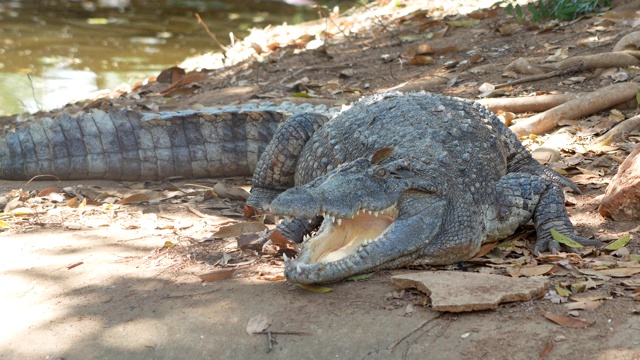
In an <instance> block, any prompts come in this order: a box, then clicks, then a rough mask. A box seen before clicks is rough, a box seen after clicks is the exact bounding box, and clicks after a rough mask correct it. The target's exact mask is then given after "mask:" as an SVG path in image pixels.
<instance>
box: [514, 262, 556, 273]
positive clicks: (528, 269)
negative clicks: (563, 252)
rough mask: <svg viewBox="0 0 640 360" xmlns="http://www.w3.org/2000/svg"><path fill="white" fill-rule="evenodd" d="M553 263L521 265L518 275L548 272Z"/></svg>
mask: <svg viewBox="0 0 640 360" xmlns="http://www.w3.org/2000/svg"><path fill="white" fill-rule="evenodd" d="M553 266H554V265H553V264H544V265H538V266H523V267H521V268H520V269H519V271H518V275H520V276H540V275H544V274H546V273H548V272H549V271H551V269H553Z"/></svg>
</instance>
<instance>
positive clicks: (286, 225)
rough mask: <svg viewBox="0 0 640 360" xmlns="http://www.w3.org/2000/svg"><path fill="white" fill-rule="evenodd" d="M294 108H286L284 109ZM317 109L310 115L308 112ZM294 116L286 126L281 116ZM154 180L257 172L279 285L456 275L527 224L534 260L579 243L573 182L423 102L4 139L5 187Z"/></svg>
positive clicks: (31, 132)
mask: <svg viewBox="0 0 640 360" xmlns="http://www.w3.org/2000/svg"><path fill="white" fill-rule="evenodd" d="M292 109H293V110H292ZM305 110H311V112H305ZM289 115H292V116H289ZM43 174H48V175H53V176H56V177H57V178H59V179H113V180H154V179H163V178H167V177H171V176H183V177H215V176H230V175H251V174H253V179H252V185H253V189H252V193H251V196H250V197H249V199H248V200H247V205H248V206H249V207H252V208H254V209H258V210H257V211H270V212H273V213H275V214H279V215H283V216H291V217H293V219H292V220H285V221H283V222H281V223H280V224H279V225H278V227H277V230H278V231H280V232H281V233H282V234H284V235H285V237H287V238H288V239H290V240H293V241H295V242H297V243H300V245H299V253H298V256H297V257H296V258H285V266H284V271H285V275H286V277H287V279H288V280H289V281H292V282H297V283H324V282H331V281H337V280H341V279H344V278H347V277H349V276H352V275H356V274H361V273H368V272H372V271H376V270H381V269H391V268H398V267H404V266H407V265H412V264H431V265H440V264H452V263H456V262H459V261H463V260H466V259H469V258H471V257H473V256H474V255H475V254H476V253H477V251H478V249H479V248H480V245H481V244H482V243H484V242H490V241H497V240H500V239H503V238H505V237H507V236H509V235H511V234H512V233H514V231H515V230H516V228H517V227H518V226H520V225H521V224H524V223H526V222H528V221H530V220H533V223H534V226H535V228H536V231H537V241H536V245H535V251H536V253H538V252H541V251H547V250H549V251H552V252H557V251H558V250H560V249H561V246H560V245H559V244H558V243H557V242H556V241H555V240H554V239H553V238H552V236H551V233H550V230H551V229H552V228H553V229H556V230H557V231H559V232H560V233H562V234H564V235H566V236H569V237H570V238H572V239H573V240H575V241H577V242H579V243H581V244H585V245H596V244H599V243H598V242H597V241H595V240H590V239H586V238H583V237H580V236H578V235H576V234H575V232H574V228H573V226H572V224H571V222H570V221H569V218H568V215H567V212H566V209H565V207H564V193H563V190H562V186H566V187H569V188H570V189H572V190H574V191H577V192H579V189H578V188H577V187H576V186H575V185H574V184H573V183H572V182H570V181H569V180H567V179H566V178H564V177H562V176H561V175H559V174H558V173H556V172H554V171H553V170H551V169H550V168H548V167H545V166H543V165H540V164H539V163H537V162H536V161H535V160H534V159H532V157H531V155H530V154H529V153H528V152H527V151H526V150H525V149H524V147H523V146H522V145H521V144H520V142H519V141H518V139H517V138H516V136H515V135H514V134H513V133H512V132H511V131H510V130H508V128H506V127H505V126H504V125H503V124H502V123H501V122H500V121H499V120H498V119H497V118H496V117H495V116H494V115H493V114H492V113H491V112H490V111H489V110H487V109H486V108H484V107H483V106H481V105H479V104H477V103H474V102H472V101H468V100H463V99H458V98H452V97H446V96H442V95H437V94H431V93H409V94H401V93H384V94H378V95H373V96H368V97H364V98H363V99H361V100H359V101H358V102H356V103H355V104H354V105H353V106H351V107H350V108H348V109H347V110H344V111H342V112H341V113H340V114H338V115H337V116H332V115H331V114H329V113H328V112H327V111H325V110H323V109H318V108H315V109H309V108H305V107H295V106H294V107H289V108H287V109H286V110H283V109H282V108H281V107H271V108H269V107H267V108H264V107H258V108H255V109H252V110H249V111H226V110H210V109H203V110H197V111H186V112H178V113H159V114H141V113H139V112H136V111H125V110H110V111H106V112H105V111H100V110H92V111H89V112H87V113H83V114H81V115H79V116H77V117H71V116H68V115H62V116H59V117H57V118H55V119H54V118H48V117H44V118H39V119H34V120H33V121H30V122H28V123H25V124H19V125H16V126H14V127H12V128H11V129H9V130H5V131H4V132H3V134H2V135H1V136H0V178H3V179H15V180H17V179H30V178H32V177H34V176H39V175H43Z"/></svg>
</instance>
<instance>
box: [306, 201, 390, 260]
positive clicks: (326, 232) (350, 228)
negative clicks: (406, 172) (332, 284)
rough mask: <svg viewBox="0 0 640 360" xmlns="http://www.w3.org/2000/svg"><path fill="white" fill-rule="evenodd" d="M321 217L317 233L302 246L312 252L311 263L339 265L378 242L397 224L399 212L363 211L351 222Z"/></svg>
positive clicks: (327, 215)
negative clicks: (358, 251) (358, 250)
mask: <svg viewBox="0 0 640 360" xmlns="http://www.w3.org/2000/svg"><path fill="white" fill-rule="evenodd" d="M320 215H322V216H323V217H324V221H323V222H322V225H321V226H320V229H319V230H318V233H317V234H316V235H315V236H312V237H311V238H309V239H307V240H306V241H305V242H304V243H303V245H302V246H303V247H304V248H306V250H307V251H310V252H311V254H310V255H311V256H310V258H309V263H328V262H333V261H337V260H339V259H342V258H344V257H346V256H348V255H349V254H352V253H354V252H355V251H357V249H358V247H359V246H361V245H364V246H367V245H368V244H369V243H371V242H374V241H376V240H377V239H378V238H379V237H380V235H382V233H384V231H385V230H386V229H387V228H389V226H390V225H391V224H392V223H393V222H394V221H395V220H396V218H397V217H398V210H397V208H396V206H395V205H393V206H390V207H388V208H386V209H384V210H382V211H375V210H365V209H360V210H359V211H357V212H356V213H354V215H353V217H352V218H336V217H334V216H331V215H329V214H326V213H325V214H320Z"/></svg>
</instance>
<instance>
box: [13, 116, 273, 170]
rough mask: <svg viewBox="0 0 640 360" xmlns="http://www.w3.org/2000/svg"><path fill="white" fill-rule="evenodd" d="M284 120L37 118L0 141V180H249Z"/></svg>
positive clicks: (129, 117)
mask: <svg viewBox="0 0 640 360" xmlns="http://www.w3.org/2000/svg"><path fill="white" fill-rule="evenodd" d="M283 120H284V115H283V114H281V113H279V112H275V111H260V112H228V113H224V112H223V113H207V112H195V111H192V112H176V113H164V114H153V115H143V114H140V113H137V112H133V111H124V110H115V111H108V112H105V111H101V110H91V111H90V112H87V113H83V114H81V115H79V116H77V117H71V116H69V115H61V116H59V117H57V118H55V119H52V118H48V117H47V118H42V119H36V120H33V121H30V122H28V123H24V124H22V125H19V126H17V127H16V128H15V129H14V130H11V131H5V133H4V134H3V136H0V166H1V169H0V170H1V171H0V176H1V177H2V178H3V179H7V180H27V179H30V178H32V177H34V176H37V175H46V174H48V175H53V176H56V177H57V178H59V179H111V180H130V181H137V180H158V179H163V178H167V177H172V176H183V177H186V178H198V177H216V176H233V175H251V174H253V171H254V169H255V167H256V164H257V162H258V159H259V158H260V155H261V154H262V152H264V150H265V148H266V147H267V144H268V143H269V141H270V140H271V138H272V137H273V134H274V133H275V131H276V129H277V127H278V125H279V124H280V123H281V122H282V121H283Z"/></svg>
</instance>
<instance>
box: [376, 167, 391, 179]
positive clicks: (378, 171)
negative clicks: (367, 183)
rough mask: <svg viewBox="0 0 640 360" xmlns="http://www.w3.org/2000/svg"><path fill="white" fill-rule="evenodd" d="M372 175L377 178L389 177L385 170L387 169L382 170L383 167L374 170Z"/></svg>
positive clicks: (387, 171)
mask: <svg viewBox="0 0 640 360" xmlns="http://www.w3.org/2000/svg"><path fill="white" fill-rule="evenodd" d="M374 174H375V175H376V176H377V177H379V178H386V177H387V176H389V170H387V168H384V167H379V168H377V169H376V171H375V172H374Z"/></svg>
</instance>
